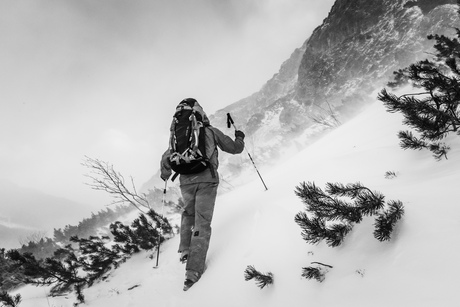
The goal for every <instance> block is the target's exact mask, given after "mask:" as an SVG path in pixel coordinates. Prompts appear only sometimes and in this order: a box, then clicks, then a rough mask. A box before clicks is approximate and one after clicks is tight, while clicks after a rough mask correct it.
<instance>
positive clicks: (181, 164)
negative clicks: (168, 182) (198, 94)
mask: <svg viewBox="0 0 460 307" xmlns="http://www.w3.org/2000/svg"><path fill="white" fill-rule="evenodd" d="M205 125H209V121H208V120H207V117H206V114H205V113H204V111H203V109H202V108H201V106H200V105H199V104H198V102H197V101H196V100H195V99H193V98H187V99H184V100H182V101H181V102H180V103H179V105H178V106H177V108H176V112H175V113H174V116H173V122H172V124H171V136H170V153H171V156H170V158H169V159H170V164H171V168H172V170H173V171H175V172H176V174H175V175H174V176H173V178H172V180H174V179H175V178H176V177H177V175H179V174H197V173H201V172H203V171H204V170H206V169H207V168H208V167H210V163H209V159H208V157H207V156H206V136H205V130H204V129H205ZM211 171H212V167H211ZM213 173H214V172H213Z"/></svg>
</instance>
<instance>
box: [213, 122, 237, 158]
mask: <svg viewBox="0 0 460 307" xmlns="http://www.w3.org/2000/svg"><path fill="white" fill-rule="evenodd" d="M213 131H214V134H215V136H216V141H217V146H219V148H220V149H221V150H223V151H225V152H228V153H230V154H239V153H241V152H242V151H243V149H244V133H243V132H242V131H240V130H236V131H235V140H232V138H231V137H229V136H227V135H225V134H224V133H223V132H222V131H220V130H219V129H216V128H213Z"/></svg>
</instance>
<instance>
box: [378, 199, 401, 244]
mask: <svg viewBox="0 0 460 307" xmlns="http://www.w3.org/2000/svg"><path fill="white" fill-rule="evenodd" d="M388 206H389V209H388V210H386V211H384V212H382V213H381V214H379V215H378V216H377V218H376V219H375V223H374V226H375V230H374V237H375V238H376V239H377V240H379V241H388V240H390V239H391V233H392V232H393V229H394V227H395V225H396V223H397V222H398V221H399V220H400V219H401V218H402V216H403V215H404V206H403V204H402V202H400V201H392V202H390V203H389V204H388Z"/></svg>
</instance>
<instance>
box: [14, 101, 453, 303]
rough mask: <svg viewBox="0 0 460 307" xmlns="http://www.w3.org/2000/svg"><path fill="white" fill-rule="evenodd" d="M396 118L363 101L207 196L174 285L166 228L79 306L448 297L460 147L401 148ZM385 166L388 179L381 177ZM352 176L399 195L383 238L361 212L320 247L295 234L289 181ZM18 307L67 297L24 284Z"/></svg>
mask: <svg viewBox="0 0 460 307" xmlns="http://www.w3.org/2000/svg"><path fill="white" fill-rule="evenodd" d="M399 129H401V118H400V116H398V115H394V114H389V113H387V112H386V111H385V110H384V108H383V106H381V104H380V103H378V102H374V103H372V104H371V105H370V106H369V107H367V108H366V110H365V111H363V112H362V113H361V114H359V115H358V116H357V117H356V118H354V119H353V120H351V121H349V122H348V123H346V124H344V125H343V126H341V127H340V128H338V129H336V130H335V131H333V132H331V133H329V134H328V135H327V136H325V137H323V138H322V139H321V140H319V141H318V142H316V143H315V144H313V145H311V146H309V147H308V148H306V149H305V150H303V151H302V152H300V153H299V154H298V155H297V156H295V157H293V158H292V159H289V160H286V161H284V162H280V163H278V164H277V166H276V167H275V168H273V169H272V170H271V171H270V172H267V173H265V174H264V175H265V180H266V182H267V185H268V187H269V190H268V191H264V189H263V186H262V184H261V183H260V181H257V180H254V181H253V182H251V183H249V184H247V185H245V186H243V187H240V188H237V189H235V190H234V191H232V192H229V193H226V194H225V195H223V196H221V197H219V198H218V201H217V206H216V210H215V216H214V221H213V237H212V240H211V247H210V251H209V254H208V261H207V264H208V267H207V271H206V272H205V274H204V275H203V277H202V279H201V280H200V281H199V283H197V284H196V285H195V286H194V287H193V288H192V289H190V290H189V291H188V292H183V291H182V283H183V279H184V266H183V265H182V264H180V263H179V261H178V254H177V253H176V248H177V244H178V238H173V239H171V240H170V241H169V242H167V243H166V244H164V245H163V246H162V253H161V256H160V267H159V268H158V269H153V267H154V266H155V261H154V260H151V259H149V258H148V257H147V256H148V255H147V254H138V255H136V256H135V257H133V258H132V259H131V260H129V261H128V262H127V263H125V264H123V265H122V266H121V267H120V268H119V269H118V270H115V271H114V272H113V273H112V274H111V276H110V277H109V279H108V280H106V281H104V282H100V283H98V284H96V285H94V286H93V287H92V288H90V289H87V290H85V296H86V299H87V305H88V306H98V307H108V306H147V305H149V304H154V305H155V306H191V307H193V306H253V307H257V306H261V307H262V306H264V307H266V306H274V307H275V306H294V307H295V306H306V305H308V306H401V307H407V306H447V307H449V306H457V305H458V298H457V296H456V289H457V288H458V286H459V283H458V275H459V274H460V264H459V263H458V261H457V259H458V258H459V257H460V250H459V249H458V248H457V247H458V246H459V244H460V237H459V236H458V235H457V232H458V226H459V224H458V218H457V217H458V216H459V214H460V207H459V206H458V204H457V200H458V198H459V196H460V195H459V191H458V189H457V187H456V185H457V183H458V182H459V180H460V173H458V171H457V170H458V169H459V167H460V146H459V144H458V137H457V139H455V141H457V142H455V143H452V151H451V152H450V155H449V160H443V161H440V162H436V161H435V160H434V159H433V158H432V157H431V155H430V153H429V152H427V151H403V150H402V149H400V148H399V146H398V139H397V137H396V132H397V131H398V130H399ZM387 171H393V172H395V173H396V177H395V178H393V179H386V178H385V173H386V172H387ZM303 181H314V182H315V183H316V184H317V185H318V186H320V187H324V184H325V183H326V182H341V183H353V182H357V181H360V182H361V183H362V184H363V185H365V186H367V187H369V188H371V189H372V190H377V191H380V192H381V193H383V194H384V195H385V196H386V200H400V201H402V202H403V203H404V206H405V211H406V213H405V215H404V217H403V220H402V221H400V223H399V224H398V226H397V229H396V230H395V233H394V235H393V239H392V240H391V241H390V242H386V243H381V242H379V241H377V240H376V239H375V238H374V237H373V235H372V231H373V226H372V223H373V220H372V219H370V218H369V219H365V220H364V221H363V222H362V223H361V224H358V225H357V226H356V227H355V228H354V230H353V231H352V233H351V234H350V235H349V236H348V237H347V238H346V239H345V242H344V244H343V245H341V246H340V247H337V248H330V247H328V246H326V245H325V244H324V243H320V244H318V245H309V244H307V243H306V242H305V241H303V240H302V238H301V236H300V228H299V226H297V225H296V224H295V223H294V216H295V214H296V213H298V212H299V211H301V210H302V209H303V206H302V203H301V201H300V199H299V198H297V197H296V196H295V195H294V192H293V191H294V188H295V186H296V185H298V184H299V183H300V182H303ZM314 261H318V262H322V263H325V264H328V265H331V266H333V268H332V269H329V272H328V273H327V274H326V279H325V281H324V282H323V283H318V282H316V281H312V280H306V279H304V278H302V277H301V270H302V267H306V266H309V265H310V263H311V262H314ZM248 265H254V266H255V267H256V268H257V269H258V270H260V271H262V272H268V271H270V272H272V273H273V274H274V284H273V285H271V286H268V287H267V288H264V289H263V290H260V289H259V288H257V287H256V285H255V284H254V282H253V281H249V282H246V281H245V280H244V275H243V272H244V270H245V268H246V267H247V266H248ZM18 292H19V293H21V294H22V295H23V297H24V301H23V303H22V304H21V307H36V306H48V305H47V304H51V306H63V307H64V306H72V304H73V302H74V301H75V299H74V298H73V295H70V296H68V297H55V298H48V302H47V299H46V298H44V291H43V289H39V288H33V287H26V288H23V289H20V290H19V291H18Z"/></svg>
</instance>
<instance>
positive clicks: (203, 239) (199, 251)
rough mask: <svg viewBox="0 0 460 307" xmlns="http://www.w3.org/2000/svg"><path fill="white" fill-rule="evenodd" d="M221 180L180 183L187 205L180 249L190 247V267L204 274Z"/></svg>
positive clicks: (181, 250)
mask: <svg viewBox="0 0 460 307" xmlns="http://www.w3.org/2000/svg"><path fill="white" fill-rule="evenodd" d="M217 186H218V183H208V182H205V183H193V184H187V185H183V186H181V193H182V198H183V200H184V204H185V208H184V212H183V213H182V220H181V228H180V244H179V252H183V251H187V250H188V251H189V255H188V259H187V265H186V267H185V269H186V270H187V271H193V272H196V273H198V274H199V275H198V276H201V274H203V272H204V269H205V262H206V254H207V252H208V247H209V241H210V239H211V221H212V215H213V213H214V205H215V202H216V196H217Z"/></svg>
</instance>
